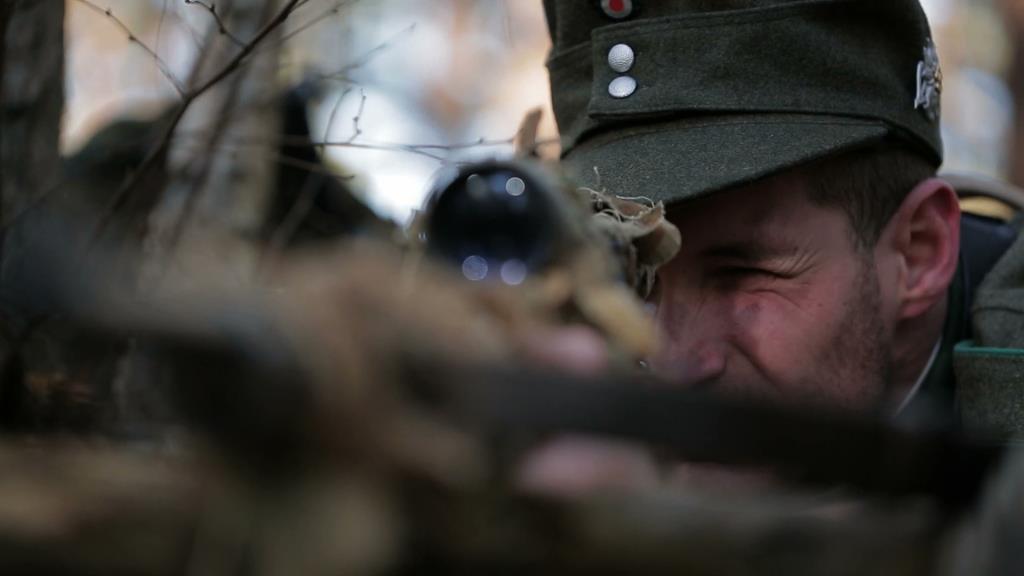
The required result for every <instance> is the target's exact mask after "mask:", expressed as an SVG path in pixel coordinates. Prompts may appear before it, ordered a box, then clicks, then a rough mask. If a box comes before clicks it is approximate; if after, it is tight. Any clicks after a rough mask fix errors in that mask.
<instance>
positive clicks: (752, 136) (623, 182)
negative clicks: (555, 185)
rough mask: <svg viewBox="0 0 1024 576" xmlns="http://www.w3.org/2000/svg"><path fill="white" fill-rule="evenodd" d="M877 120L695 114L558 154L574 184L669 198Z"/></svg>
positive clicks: (860, 130) (801, 159) (881, 130)
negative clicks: (564, 153)
mask: <svg viewBox="0 0 1024 576" xmlns="http://www.w3.org/2000/svg"><path fill="white" fill-rule="evenodd" d="M888 132H889V129H888V128H886V126H885V125H884V124H882V123H881V122H875V121H871V120H863V121H861V120H857V119H851V118H836V117H832V116H815V115H792V114H787V115H774V116H765V115H760V114H759V115H750V116H736V115H731V116H700V117H693V118H686V119H682V120H674V121H671V122H659V123H657V124H648V125H642V126H631V127H628V128H624V129H618V130H614V131H611V132H607V133H604V134H601V135H598V136H595V137H591V138H590V139H588V140H586V141H585V142H583V143H582V144H580V145H579V146H577V147H576V148H574V149H573V150H572V151H571V152H570V153H569V154H568V155H567V156H566V157H565V158H564V159H563V161H562V163H563V166H564V167H565V168H566V169H567V171H568V172H569V174H570V175H571V176H573V177H574V178H575V179H576V181H577V182H578V183H579V184H580V185H582V186H588V187H591V188H594V189H601V190H605V191H608V192H610V193H612V194H615V195H618V196H628V197H632V196H643V197H647V198H651V199H653V200H660V201H663V202H665V203H666V204H673V203H676V202H680V201H683V200H688V199H692V198H697V197H700V196H703V195H706V194H709V193H711V192H714V191H717V190H723V189H727V188H732V187H735V186H739V185H742V184H747V183H749V182H752V181H754V180H757V179H760V178H763V177H766V176H770V175H772V174H776V173H778V172H781V171H783V170H786V169H788V168H792V167H794V166H798V165H800V164H804V163H807V162H810V161H813V160H817V159H820V158H825V157H827V156H831V155H834V154H837V153H840V152H844V151H847V150H851V149H854V148H859V147H861V146H864V145H867V144H869V143H872V142H877V141H880V140H882V139H883V138H884V137H885V136H886V134H887V133H888Z"/></svg>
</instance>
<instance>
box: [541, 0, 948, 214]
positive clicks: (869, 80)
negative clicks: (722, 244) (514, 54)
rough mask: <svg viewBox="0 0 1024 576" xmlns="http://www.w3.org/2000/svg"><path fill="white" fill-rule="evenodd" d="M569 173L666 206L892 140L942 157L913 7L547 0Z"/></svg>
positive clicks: (927, 47) (932, 83) (931, 54)
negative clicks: (830, 156)
mask: <svg viewBox="0 0 1024 576" xmlns="http://www.w3.org/2000/svg"><path fill="white" fill-rule="evenodd" d="M544 8H545V11H546V14H547V20H548V27H549V30H550V33H551V37H552V42H553V48H552V51H551V55H550V57H549V59H548V71H549V73H550V78H551V99H552V104H553V107H554V111H555V117H556V119H557V121H558V125H559V129H560V131H561V135H562V154H563V163H564V165H565V166H566V168H567V169H568V171H569V173H570V174H571V175H573V176H574V177H576V178H577V179H578V181H579V182H580V183H581V184H583V185H587V186H591V187H595V188H597V187H600V188H605V189H607V190H608V191H610V192H613V193H615V194H619V195H626V196H634V195H635V196H647V197H649V198H653V199H655V200H663V201H665V202H666V203H670V202H675V201H679V200H683V199H687V198H693V197H697V196H700V195H703V194H707V193H709V192H713V191H715V190H721V189H724V188H730V187H733V186H737V185H740V184H744V183H747V182H750V181H753V180H756V179H758V178H761V177H764V176H768V175H771V174H774V173H776V172H779V171H781V170H784V169H786V168H790V167H793V166H796V165H799V164H803V163H806V162H809V161H812V160H816V159H819V158H824V157H826V156H829V155H832V154H836V153H839V152H843V151H847V150H851V149H854V148H858V147H862V146H865V145H868V144H871V143H876V142H880V141H882V140H884V139H893V140H896V141H899V142H902V143H905V144H908V145H910V146H913V147H916V148H917V149H919V150H920V151H921V153H922V154H924V155H925V156H926V157H927V158H929V159H931V160H932V161H934V162H935V164H936V165H938V164H940V163H941V161H942V140H941V138H940V135H939V97H940V93H941V90H942V74H941V72H940V70H939V63H938V57H937V54H936V51H935V46H934V44H933V43H932V39H931V32H930V30H929V27H928V21H927V19H926V18H925V15H924V12H923V11H922V9H921V6H920V5H919V3H918V1H917V0H545V1H544Z"/></svg>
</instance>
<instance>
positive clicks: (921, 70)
mask: <svg viewBox="0 0 1024 576" xmlns="http://www.w3.org/2000/svg"><path fill="white" fill-rule="evenodd" d="M941 97H942V68H941V67H940V66H939V53H938V51H937V50H936V49H935V44H934V43H933V42H932V41H931V39H930V38H929V39H928V42H927V43H926V44H925V45H924V60H922V61H920V62H918V63H917V96H916V97H915V98H914V109H915V110H916V109H922V110H924V113H925V115H926V116H927V117H928V119H929V120H931V121H932V122H937V121H938V120H939V110H940V100H941Z"/></svg>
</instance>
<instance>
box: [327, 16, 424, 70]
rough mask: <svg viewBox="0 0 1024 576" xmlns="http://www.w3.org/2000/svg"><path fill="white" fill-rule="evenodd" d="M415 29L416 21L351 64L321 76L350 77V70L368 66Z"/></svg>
mask: <svg viewBox="0 0 1024 576" xmlns="http://www.w3.org/2000/svg"><path fill="white" fill-rule="evenodd" d="M415 31H416V23H415V22H413V23H412V24H410V25H409V26H406V27H405V28H403V29H402V30H400V31H399V32H398V33H396V34H395V35H394V36H392V37H391V38H388V39H387V40H385V41H384V42H381V43H380V44H378V45H376V46H374V47H373V48H370V49H369V50H368V51H367V52H366V53H365V54H363V55H362V56H361V57H360V58H359V59H357V60H354V61H353V62H351V63H349V64H346V65H345V66H343V67H341V68H339V69H338V70H336V71H334V72H330V73H328V74H322V75H320V78H322V79H325V80H339V79H345V78H347V77H348V74H347V73H348V72H351V71H353V70H356V69H359V68H362V67H363V66H366V65H367V64H369V63H370V62H371V61H372V60H373V59H374V58H376V57H377V55H379V54H380V53H381V52H383V51H384V50H387V49H389V48H391V47H392V46H393V45H394V44H395V43H396V42H397V41H398V40H400V39H401V38H402V37H404V36H405V35H407V34H412V33H413V32H415Z"/></svg>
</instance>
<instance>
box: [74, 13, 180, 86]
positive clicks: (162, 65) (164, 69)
mask: <svg viewBox="0 0 1024 576" xmlns="http://www.w3.org/2000/svg"><path fill="white" fill-rule="evenodd" d="M77 2H79V3H80V4H82V5H83V6H85V7H86V8H89V9H90V10H92V11H93V12H96V13H98V14H103V15H104V16H106V17H107V18H109V19H110V21H111V22H113V23H114V24H115V25H117V27H118V28H120V29H121V30H123V31H124V33H125V34H127V35H128V41H129V42H133V43H135V44H138V45H139V47H140V48H142V49H143V50H145V51H146V53H147V54H149V55H150V57H152V58H153V60H154V61H155V62H156V65H157V68H159V69H160V73H161V74H163V75H164V78H167V81H168V82H170V83H171V86H174V89H175V90H176V91H177V92H178V95H179V96H181V97H182V98H183V99H184V98H185V96H186V94H185V89H184V88H182V87H181V83H180V82H179V81H178V79H177V78H175V77H174V74H172V73H171V69H170V67H169V66H168V65H167V63H166V62H164V61H163V59H162V58H160V55H159V54H157V53H156V51H154V50H153V49H152V48H150V47H149V46H147V45H146V43H145V42H143V41H142V40H140V39H139V37H138V36H136V35H135V33H134V32H132V30H131V28H129V27H128V26H127V25H126V24H125V23H124V22H123V21H121V19H120V18H118V17H117V16H115V15H114V12H113V11H112V10H111V9H110V8H100V7H99V5H97V4H94V3H92V2H91V1H90V0H77Z"/></svg>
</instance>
